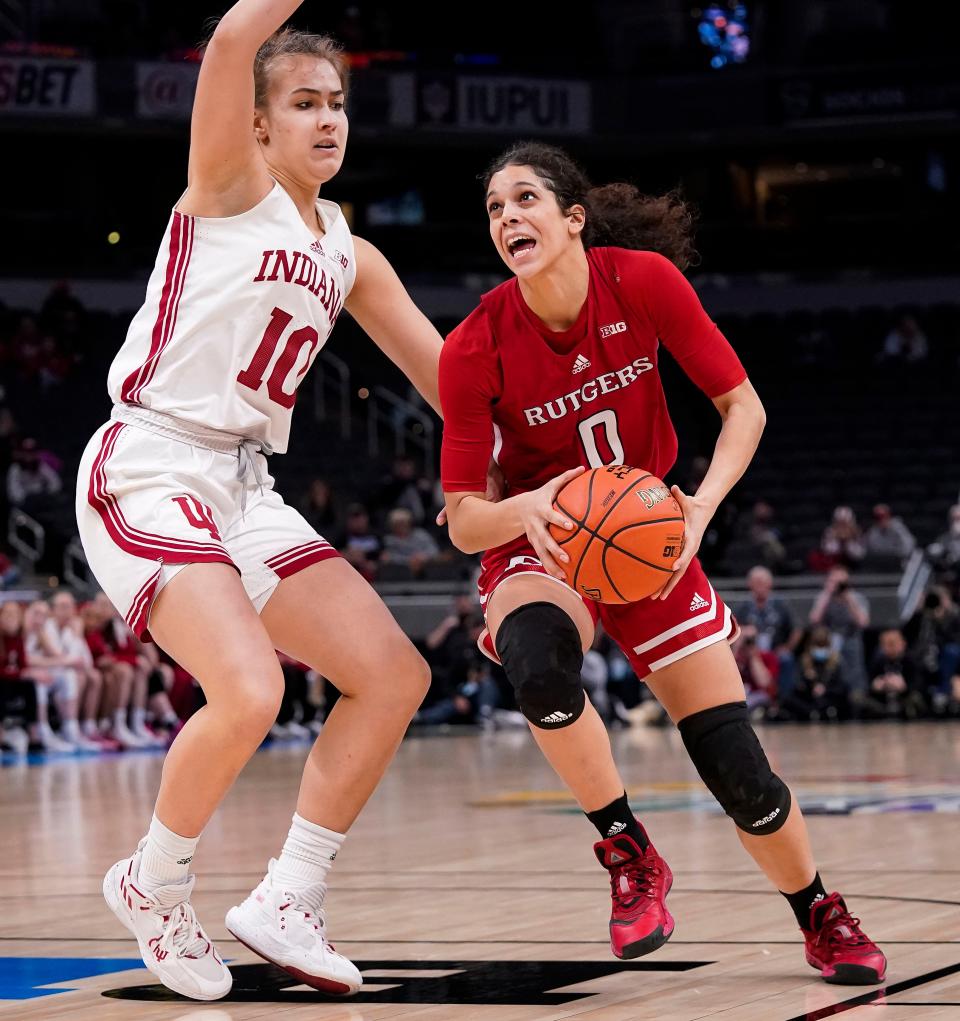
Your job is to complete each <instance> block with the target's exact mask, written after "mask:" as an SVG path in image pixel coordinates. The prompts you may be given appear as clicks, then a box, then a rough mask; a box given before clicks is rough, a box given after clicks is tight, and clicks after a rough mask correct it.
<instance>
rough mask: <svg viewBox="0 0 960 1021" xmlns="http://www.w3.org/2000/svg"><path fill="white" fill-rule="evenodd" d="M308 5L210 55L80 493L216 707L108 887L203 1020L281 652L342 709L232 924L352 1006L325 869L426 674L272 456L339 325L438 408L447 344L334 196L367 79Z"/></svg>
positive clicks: (280, 1) (131, 594) (145, 949)
mask: <svg viewBox="0 0 960 1021" xmlns="http://www.w3.org/2000/svg"><path fill="white" fill-rule="evenodd" d="M299 3H300V0H239V2H237V3H235V4H234V6H233V7H232V8H231V9H230V10H229V11H228V12H227V14H226V15H224V17H223V18H222V20H221V21H220V23H219V24H218V26H217V28H216V30H215V31H214V33H213V35H212V38H211V40H210V42H209V44H208V46H207V48H206V52H205V54H204V58H203V63H202V65H201V68H200V76H199V81H198V84H197V92H196V97H195V100H194V106H193V119H192V125H191V142H190V159H189V166H188V170H187V188H186V191H185V192H184V193H183V194H182V195H181V196H180V198H179V200H178V201H177V203H176V206H175V207H174V209H173V211H172V213H171V216H170V219H169V222H168V225H167V229H166V232H165V235H164V238H163V242H162V244H161V247H160V251H159V254H158V257H157V261H156V264H155V267H154V270H153V273H152V274H151V277H150V280H149V283H148V285H147V294H146V300H145V302H144V305H143V307H142V308H141V309H140V311H139V312H138V313H137V315H136V316H135V317H134V319H133V321H132V323H131V325H130V328H129V331H128V333H127V338H126V340H125V342H124V344H123V346H122V348H121V349H120V351H119V352H118V353H117V356H116V358H115V359H114V362H113V365H112V366H111V370H110V376H109V380H108V388H109V391H110V395H111V397H112V398H113V402H114V407H113V410H112V413H111V418H110V421H109V422H107V423H105V424H104V425H103V426H102V427H101V428H100V429H99V430H98V431H97V433H96V434H95V435H94V436H93V438H92V439H91V441H90V443H89V444H88V446H87V450H86V452H85V453H84V456H83V459H82V461H81V466H80V471H79V477H78V490H77V517H78V523H79V527H80V534H81V537H82V540H83V545H84V549H85V551H86V553H87V558H88V560H89V562H90V565H91V567H92V569H93V572H94V574H95V575H96V577H97V579H98V581H99V582H100V584H101V586H102V588H103V589H104V590H105V591H106V593H107V595H108V596H109V598H110V601H111V602H112V603H113V604H114V605H115V606H117V607H118V608H120V611H121V612H122V613H123V615H124V617H125V618H126V620H127V621H128V623H129V624H130V626H131V627H132V628H133V629H134V631H135V632H136V634H137V635H138V636H140V637H145V636H146V635H147V632H148V631H149V633H150V634H151V635H152V636H153V638H154V639H155V640H156V642H157V643H158V644H159V645H160V646H161V647H162V648H163V649H164V650H165V651H166V652H167V653H168V654H169V655H170V656H171V657H172V658H173V659H174V660H176V661H177V662H178V663H180V664H181V665H182V666H183V667H184V668H185V669H186V670H188V671H189V672H190V673H191V674H192V675H193V676H194V677H196V678H197V680H198V682H199V684H200V686H201V687H202V689H203V691H204V694H205V695H206V704H205V705H204V707H203V708H202V709H200V710H199V711H198V712H197V713H195V714H194V715H193V716H192V717H191V718H190V719H189V721H188V722H187V723H186V725H185V726H184V728H183V730H182V731H181V732H180V734H179V735H178V737H177V739H176V741H174V743H173V745H172V746H171V748H170V751H169V752H168V754H167V757H166V760H165V761H164V766H163V776H162V779H161V782H160V790H159V794H158V798H157V803H156V808H155V811H154V816H153V819H152V821H151V823H150V827H149V830H148V832H147V834H146V836H145V837H144V838H143V839H142V840H141V841H140V844H139V846H138V847H137V848H136V850H135V851H134V852H133V854H131V855H130V856H129V857H126V858H122V859H121V860H120V861H118V862H117V863H116V864H115V865H114V866H113V867H112V868H111V869H110V870H109V871H108V873H107V875H106V877H105V879H104V883H103V892H104V896H105V898H106V900H107V903H108V905H109V906H110V908H111V909H112V910H113V912H114V913H115V914H116V916H117V917H118V919H119V920H120V921H121V922H122V923H123V924H124V925H125V926H126V927H127V928H128V929H129V930H130V931H131V932H132V933H133V934H134V935H135V936H136V938H137V941H138V944H139V947H140V953H141V956H142V957H143V960H144V963H145V964H146V965H147V967H148V968H149V969H150V970H151V971H152V972H153V973H154V974H156V975H157V976H158V978H159V979H160V980H161V981H162V982H163V983H164V984H165V985H167V986H168V987H170V988H171V989H173V990H175V991H176V992H179V993H181V994H183V995H185V996H189V997H193V998H195V999H201V1000H213V999H217V998H219V997H222V996H224V995H225V994H226V993H227V992H228V991H229V989H230V985H231V977H230V972H229V970H228V968H227V967H226V965H225V964H224V963H223V960H222V958H221V957H220V955H219V954H218V953H217V951H216V948H215V947H214V945H213V941H212V940H210V939H209V938H208V937H207V936H206V934H205V933H204V930H203V928H202V927H201V925H200V922H199V921H198V919H197V917H196V914H195V913H194V909H193V907H192V906H191V904H190V894H191V890H192V888H193V882H194V878H193V876H192V875H189V871H190V863H191V861H192V859H193V855H194V851H195V849H196V846H197V842H198V839H199V836H200V833H201V831H202V830H203V828H204V827H205V826H206V824H207V822H208V821H209V819H210V817H211V815H212V814H213V812H214V810H215V809H216V807H217V805H218V804H219V803H220V801H221V800H222V798H223V797H224V795H225V794H226V792H227V791H228V790H229V788H230V786H231V785H232V784H233V782H234V780H235V779H236V778H237V776H238V774H239V773H240V770H241V769H242V768H243V766H244V764H245V763H246V762H247V760H248V759H249V758H250V757H251V755H253V753H254V752H255V751H256V750H257V747H258V746H259V745H260V742H261V741H262V740H263V738H264V737H265V736H266V734H267V732H268V731H269V729H270V727H271V725H272V724H273V722H274V721H275V719H276V716H277V710H278V708H279V706H280V700H281V697H282V695H283V690H284V684H283V674H282V672H281V669H280V664H279V662H278V660H277V655H276V652H275V650H276V649H280V650H282V651H283V652H285V653H286V654H288V655H289V656H291V657H293V658H294V659H296V660H298V661H301V662H304V663H309V664H310V666H311V667H313V668H314V669H315V670H317V671H318V672H319V673H321V674H323V675H324V676H325V677H329V678H330V679H331V680H332V681H333V682H334V683H335V684H336V685H337V687H338V689H339V690H340V691H341V693H342V694H343V696H344V697H342V698H341V699H340V700H339V702H338V703H337V705H336V708H334V709H333V711H332V712H331V714H330V716H329V718H328V719H327V721H326V723H325V725H324V728H323V733H322V734H320V736H319V737H318V739H317V741H316V743H315V744H314V746H313V748H312V749H311V751H310V755H309V758H308V759H307V763H306V766H305V769H304V773H303V779H302V782H301V785H300V793H299V797H298V800H297V810H296V814H295V815H294V816H293V821H292V825H291V827H290V830H289V833H288V834H287V838H286V841H285V842H284V843H283V846H282V849H281V851H280V854H279V856H278V858H277V859H276V860H275V861H271V862H270V863H269V865H268V867H267V871H266V875H265V876H264V878H263V880H262V881H261V882H260V883H259V884H258V885H257V887H256V889H255V890H253V892H252V893H251V894H250V896H248V897H247V898H246V899H245V900H244V901H243V902H242V903H241V904H239V905H237V906H236V907H233V908H232V909H231V910H230V911H229V913H228V915H227V919H226V925H227V928H228V929H229V930H230V931H231V932H232V933H233V935H234V936H236V937H237V939H239V940H240V941H241V942H242V943H244V944H245V945H247V946H249V947H250V948H251V949H253V950H255V951H256V952H257V953H258V954H260V955H261V956H262V957H265V958H266V959H267V960H269V961H272V962H273V963H275V964H278V965H279V966H281V967H283V968H285V969H287V970H288V971H289V972H290V973H291V974H293V975H295V976H297V978H298V981H300V982H306V983H308V984H310V985H312V986H315V987H316V988H319V989H323V990H326V991H329V992H334V993H351V992H355V991H356V990H357V989H358V988H359V987H360V984H361V977H360V973H359V971H358V970H357V968H356V967H355V966H354V965H353V964H352V962H350V961H349V960H347V959H346V958H345V957H344V956H343V955H342V954H338V953H337V952H336V951H335V950H334V948H333V947H332V946H331V944H330V943H329V942H328V941H327V938H326V929H325V923H324V915H323V902H324V897H325V894H326V878H327V872H328V870H329V868H330V866H331V864H332V862H333V860H334V858H335V857H336V855H337V851H338V849H339V847H340V845H341V843H342V841H343V838H344V833H345V832H346V830H347V828H348V827H349V826H350V825H351V823H352V822H353V820H354V819H355V818H356V816H357V814H358V812H359V811H360V809H361V808H362V807H363V805H364V803H365V802H366V800H367V799H368V798H369V796H370V794H371V793H372V791H373V789H374V788H375V786H376V784H377V782H378V781H379V779H380V777H381V775H382V774H383V771H384V770H385V769H386V767H387V765H388V763H389V762H390V759H391V758H392V757H393V754H394V751H395V750H396V748H397V745H398V744H399V743H400V740H401V738H402V737H403V734H404V731H405V730H406V727H407V725H408V723H409V722H410V719H411V718H412V716H413V714H414V712H415V711H416V709H417V707H418V706H419V705H420V703H421V701H422V699H423V696H424V694H425V692H426V689H427V686H428V684H429V677H430V674H429V670H428V668H427V665H426V663H425V662H424V661H423V659H422V658H421V657H420V655H419V654H418V653H417V652H416V650H415V649H414V647H413V645H412V644H411V642H410V641H409V639H408V638H407V637H406V636H405V635H404V634H403V632H402V631H401V630H400V628H399V626H398V625H397V623H396V622H395V621H394V619H393V617H392V616H391V614H390V612H389V611H388V610H387V608H386V606H384V604H383V603H382V602H381V601H380V599H379V598H378V597H377V595H376V593H375V592H374V591H373V589H372V588H371V587H370V586H369V585H368V584H367V583H366V582H365V581H364V580H363V578H361V577H360V575H359V574H357V572H356V571H355V570H354V569H353V568H352V567H350V566H349V565H348V564H347V563H346V561H345V560H343V559H342V558H341V557H339V556H338V555H337V554H336V551H335V550H334V549H333V548H332V547H331V545H330V543H329V542H327V541H326V540H325V539H324V538H323V537H322V536H320V535H318V534H317V533H316V532H315V531H314V529H313V528H312V527H311V526H310V524H309V523H308V522H307V521H306V520H305V519H304V518H303V517H302V516H301V515H300V514H298V513H297V512H296V511H295V510H294V509H293V508H291V507H289V506H287V505H286V504H285V503H284V502H283V500H282V498H281V497H280V496H279V495H278V494H277V493H276V491H275V490H274V488H273V479H272V478H271V477H270V474H269V471H268V467H267V458H266V455H267V454H270V453H272V452H274V451H276V452H280V453H282V452H283V451H284V450H285V449H286V445H287V438H288V435H289V431H290V420H291V416H292V413H293V406H294V403H295V401H296V394H297V386H298V384H299V383H300V380H301V379H302V378H303V376H304V374H305V373H306V372H307V370H308V368H309V367H310V364H311V362H312V361H313V359H314V358H315V357H316V354H317V352H318V351H319V349H320V348H321V347H322V346H323V344H324V343H325V342H326V340H327V338H328V336H329V335H330V332H331V330H332V329H333V326H334V323H335V322H336V320H337V317H338V316H339V314H340V312H341V310H342V309H343V308H347V309H348V310H349V311H350V313H351V315H353V317H354V318H355V319H356V320H357V321H358V323H359V324H360V325H361V327H362V328H363V329H364V330H365V331H366V332H367V333H368V334H369V335H370V337H371V338H372V339H373V340H374V341H375V342H376V343H377V344H378V345H379V346H380V347H381V348H382V349H383V350H384V352H385V353H386V354H387V355H388V356H389V357H390V358H391V359H392V360H393V361H394V362H395V363H396V364H397V365H398V366H399V367H400V368H401V369H402V370H403V371H404V372H405V373H406V374H407V376H408V377H409V378H410V379H411V381H412V382H413V383H414V384H415V385H416V386H417V387H418V389H419V390H420V392H421V393H422V394H423V395H424V397H425V399H426V400H427V401H429V402H430V403H432V404H433V405H434V407H437V408H439V400H438V397H437V362H438V359H439V352H440V347H441V343H442V342H441V338H440V337H439V335H438V334H437V332H436V330H434V328H433V327H432V326H431V324H430V323H429V321H428V320H427V319H426V318H425V317H424V316H423V315H422V313H420V312H419V311H418V310H417V308H416V307H415V306H414V304H413V302H412V301H411V300H410V298H409V296H408V295H407V293H406V291H405V290H404V288H403V286H402V284H401V283H400V281H399V279H398V278H397V276H396V274H395V273H394V271H393V269H392V268H391V267H390V265H389V264H388V263H387V261H386V259H385V258H384V257H383V255H381V253H380V252H378V251H377V249H376V248H374V247H373V246H372V245H371V244H369V243H368V242H366V241H364V240H362V239H361V238H355V237H353V235H352V234H351V231H350V228H349V226H348V224H347V223H346V220H345V218H344V216H343V215H342V213H341V211H340V209H339V207H338V206H337V205H336V204H335V203H333V202H330V201H327V200H325V199H321V198H320V197H319V193H320V190H321V187H322V186H323V185H325V184H326V183H327V182H328V181H329V180H330V179H331V178H332V177H333V176H334V175H335V174H336V173H337V171H338V170H339V169H340V166H341V163H342V161H343V154H344V149H345V147H346V143H347V132H348V123H347V115H346V109H345V100H346V92H347V89H348V80H347V67H346V62H345V60H344V58H343V55H342V53H341V52H340V48H339V47H338V46H337V45H336V44H335V43H334V42H333V41H332V40H330V39H328V38H326V37H322V36H316V35H311V34H309V33H305V32H293V31H284V32H277V30H278V29H279V28H280V26H281V25H282V24H283V23H284V21H285V20H286V19H287V18H288V17H289V16H290V15H291V14H292V13H293V12H294V11H295V10H296V9H297V7H298V6H299ZM385 664H389V666H390V669H389V677H386V676H385V673H384V669H383V668H384V665H385ZM250 825H251V826H256V825H258V823H257V822H256V821H255V820H253V821H251V823H250ZM242 836H243V834H242V833H238V834H234V835H233V838H234V839H233V840H232V843H233V844H234V845H237V844H238V840H237V839H236V838H237V837H239V838H240V839H239V844H242ZM278 843H279V842H278ZM236 864H237V859H233V860H232V861H231V862H229V863H226V864H225V865H224V868H225V869H226V870H227V871H229V870H230V868H231V867H232V866H235V865H236Z"/></svg>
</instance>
